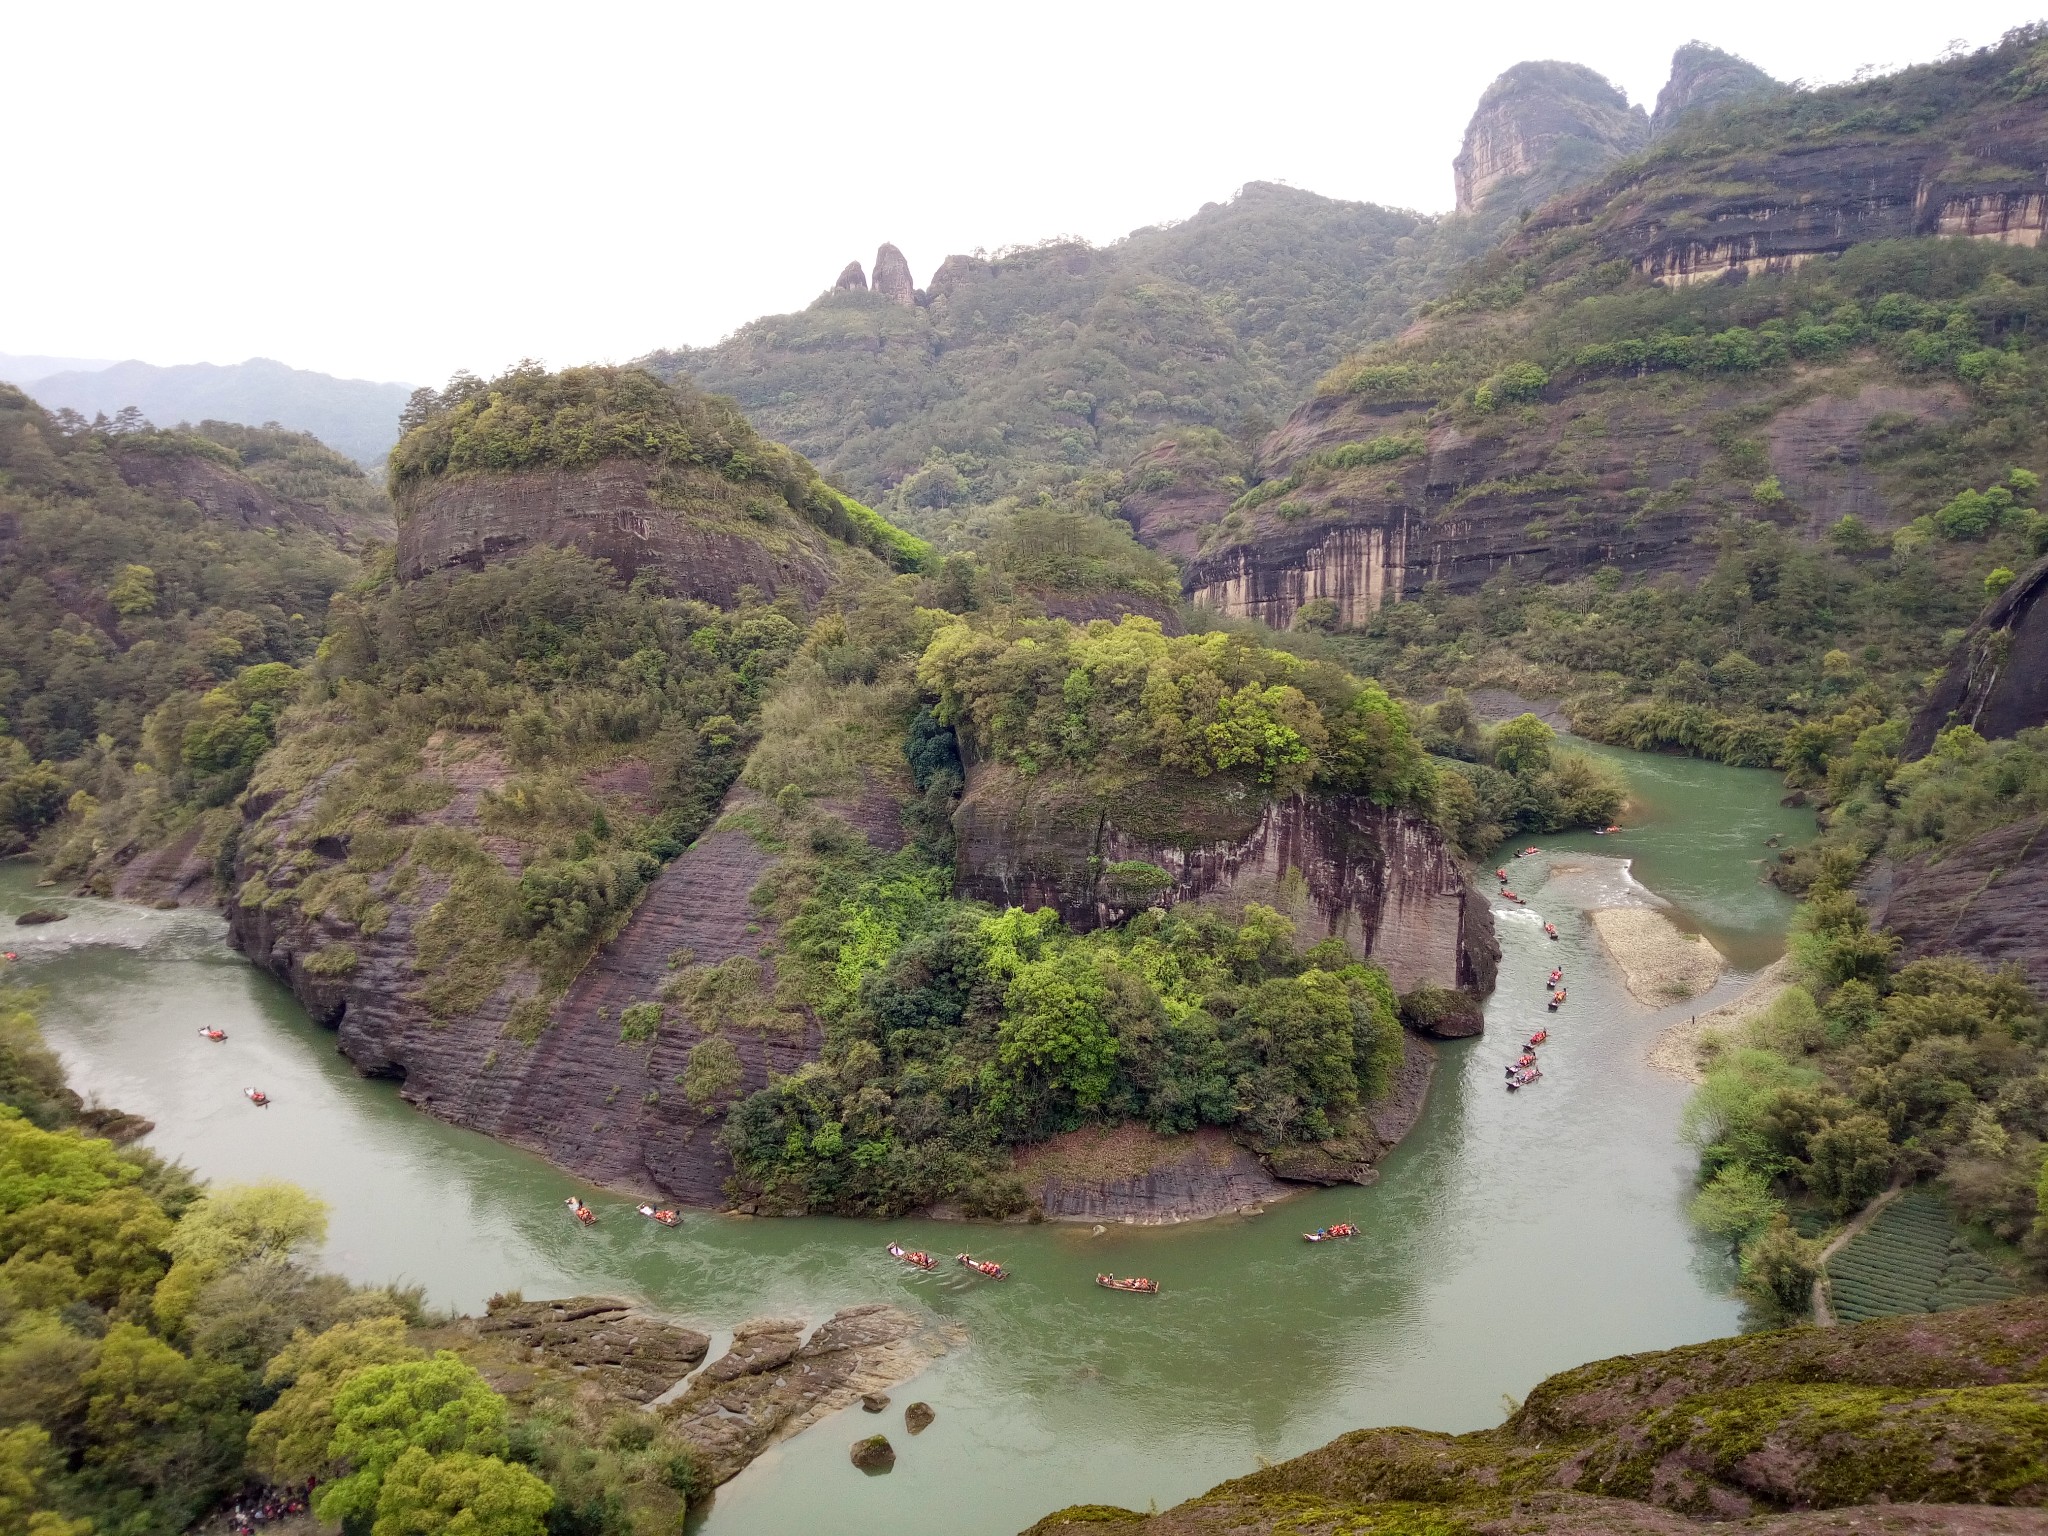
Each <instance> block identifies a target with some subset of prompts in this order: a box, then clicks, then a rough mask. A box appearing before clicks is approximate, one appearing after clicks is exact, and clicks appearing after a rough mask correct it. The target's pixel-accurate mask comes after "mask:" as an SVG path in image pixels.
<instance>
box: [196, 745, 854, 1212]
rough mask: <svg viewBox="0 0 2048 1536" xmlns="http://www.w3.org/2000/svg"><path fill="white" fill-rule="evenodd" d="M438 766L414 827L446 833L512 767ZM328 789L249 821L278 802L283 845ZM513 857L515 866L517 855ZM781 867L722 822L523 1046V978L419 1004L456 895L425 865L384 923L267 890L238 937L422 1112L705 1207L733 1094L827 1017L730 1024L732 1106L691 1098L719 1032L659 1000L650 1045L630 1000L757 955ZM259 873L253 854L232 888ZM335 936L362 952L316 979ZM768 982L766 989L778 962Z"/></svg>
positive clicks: (717, 1197) (804, 1050) (763, 1075)
mask: <svg viewBox="0 0 2048 1536" xmlns="http://www.w3.org/2000/svg"><path fill="white" fill-rule="evenodd" d="M428 773H429V774H430V775H432V776H434V777H437V778H440V779H441V780H442V781H443V782H447V783H449V784H451V786H453V788H454V790H455V793H454V795H453V797H452V798H451V800H450V801H449V803H448V804H447V805H446V806H444V807H443V808H442V809H440V810H438V811H434V812H430V813H426V814H425V815H424V816H422V817H421V820H422V821H427V822H441V823H443V824H448V825H465V824H470V823H472V822H473V821H474V818H475V814H476V810H475V807H476V801H477V799H478V797H479V796H480V795H481V794H482V793H483V791H484V790H486V789H490V788H494V787H496V786H498V785H500V784H502V783H503V782H504V780H505V779H506V778H508V777H509V772H508V771H507V770H506V768H505V766H504V765H503V764H502V763H498V762H496V761H495V760H492V759H488V758H485V759H481V760H480V759H478V758H477V757H474V756H472V757H468V758H460V757H453V756H449V755H443V756H437V757H435V758H433V759H431V760H430V761H429V764H428ZM319 788H320V786H318V785H315V786H313V787H312V788H311V789H309V790H308V791H307V792H306V793H305V794H304V795H302V796H301V798H300V799H299V800H298V801H296V802H295V803H293V804H292V805H290V806H288V807H283V808H279V807H276V806H274V805H272V804H269V803H266V800H265V798H264V796H262V795H261V794H258V795H256V796H255V797H253V798H252V799H251V801H250V802H249V805H248V810H249V813H250V815H251V817H252V819H253V818H259V817H264V816H266V815H269V814H270V813H271V812H272V811H277V815H276V816H275V817H273V818H272V819H271V822H270V823H269V825H268V827H267V833H268V835H269V836H271V837H272V838H275V839H282V840H284V841H285V842H286V843H290V842H292V840H293V839H294V837H295V834H296V830H297V829H298V828H299V827H300V826H301V825H302V824H303V822H304V821H305V820H306V819H307V818H308V817H310V815H311V813H312V811H313V808H314V806H315V805H316V804H317V800H318V793H319ZM744 802H745V794H744V792H743V791H738V792H735V794H734V795H733V796H732V797H729V799H728V802H727V805H728V809H729V810H734V809H738V808H739V807H740V806H741V805H743V804H744ZM502 856H504V857H506V858H507V860H508V868H509V870H510V872H514V873H516V858H515V857H514V856H513V855H511V854H509V853H505V854H503V855H502ZM346 857H347V850H346V849H345V848H334V849H328V850H325V851H320V850H316V849H314V848H311V847H308V848H306V849H305V850H304V856H303V858H302V859H301V860H300V861H299V863H298V867H299V869H300V871H301V874H302V875H310V874H311V873H313V872H314V871H315V870H317V869H319V868H321V867H328V866H331V865H332V864H333V863H336V862H340V861H343V860H345V859H346ZM772 863H773V857H772V855H770V854H769V853H767V852H765V851H764V850H763V849H762V848H761V847H760V846H759V845H758V844H757V843H756V842H755V840H754V839H753V837H752V836H751V835H750V834H749V833H747V832H745V831H742V830H738V829H736V828H733V827H731V826H727V827H724V828H722V829H720V828H714V829H713V830H712V831H710V832H708V833H706V834H705V835H704V836H702V837H700V838H699V839H698V840H697V842H696V843H695V844H693V845H692V846H691V847H690V848H689V849H688V850H687V851H685V852H684V853H683V854H682V855H681V856H680V857H678V858H676V859H675V860H674V861H672V862H671V863H670V864H668V865H667V866H666V867H665V868H664V869H663V870H662V871H661V872H660V873H659V874H657V875H656V876H655V878H654V880H653V881H652V883H651V884H650V885H649V886H648V888H647V890H646V892H645V893H644V894H643V895H642V897H641V900H640V903H639V905H638V906H636V907H635V908H634V910H633V913H632V915H631V916H630V917H629V918H628V919H627V921H626V925H625V927H624V928H623V929H622V930H621V931H620V933H619V934H618V936H617V937H616V938H614V939H613V940H612V942H611V943H609V944H607V945H606V946H605V947H604V948H603V949H601V950H600V951H599V952H598V954H597V955H596V956H595V957H594V958H593V959H592V960H591V962H590V963H589V964H588V965H587V966H586V967H585V968H584V970H583V972H582V974H581V975H579V976H578V977H577V979H576V981H575V982H574V983H573V984H572V986H571V987H570V989H569V991H568V993H567V994H566V995H565V996H564V997H563V998H562V999H561V1000H560V1001H558V1002H557V1003H556V1004H555V1005H554V1007H553V1009H552V1019H551V1022H549V1023H548V1025H547V1027H546V1028H544V1029H542V1030H541V1031H540V1032H539V1033H538V1035H537V1036H535V1037H534V1038H533V1039H532V1040H531V1042H530V1043H529V1042H527V1041H524V1040H522V1039H520V1038H518V1037H517V1036H516V1035H514V1034H511V1033H508V1028H509V1027H511V1026H512V1023H513V1020H514V1011H515V1009H516V1008H517V1007H518V1005H519V1004H520V1003H521V1001H522V1000H523V999H524V998H525V997H527V996H530V993H531V988H532V985H533V982H532V978H531V977H530V975H527V974H526V973H524V972H521V973H519V974H517V975H514V976H510V977H508V978H507V980H506V981H505V983H504V984H502V985H501V986H500V987H499V988H498V990H497V991H496V992H494V993H493V995H492V996H491V997H490V998H489V999H488V1000H487V1001H486V1002H485V1003H484V1004H483V1005H482V1006H481V1007H479V1008H477V1009H475V1010H474V1011H472V1012H470V1013H467V1014H465V1015H463V1016H462V1017H460V1018H454V1019H445V1020H443V1019H436V1018H434V1017H433V1016H432V1014H431V1013H430V1012H429V1011H428V1009H427V1007H426V1005H425V1004H424V1002H422V1000H421V999H420V997H419V995H418V992H419V988H420V986H421V984H422V981H423V978H422V976H421V975H420V973H419V971H418V969H417V960H416V957H417V954H418V949H417V933H418V928H419V924H420V923H421V921H422V920H423V918H424V917H425V916H426V914H427V912H428V911H429V910H430V909H431V908H432V907H433V905H434V903H436V902H437V901H439V900H441V898H442V897H443V896H445V895H446V894H447V891H448V886H447V882H446V880H445V879H444V878H442V877H440V876H437V875H434V874H432V873H431V872H422V873H420V874H419V875H418V876H417V878H416V880H415V882H414V883H413V884H412V885H411V886H410V887H409V888H407V889H405V890H403V891H402V892H394V891H392V890H391V889H389V888H388V885H387V884H386V883H385V882H386V881H388V876H379V877H377V879H376V880H375V881H373V891H374V892H375V893H376V894H377V895H378V898H379V899H380V900H382V901H383V902H384V903H385V905H386V908H387V910H388V917H387V919H386V920H385V921H384V923H383V924H382V926H380V927H379V928H378V930H377V931H376V932H374V933H367V934H366V933H364V932H362V931H361V930H360V929H359V928H357V927H355V926H353V925H350V924H348V923H346V922H345V921H343V920H342V919H341V918H340V917H339V916H335V915H328V916H323V917H321V918H319V919H317V920H316V919H308V918H307V917H305V916H304V915H303V914H302V913H301V912H300V910H299V908H298V907H297V906H296V905H294V904H292V903H289V902H282V901H273V900H268V899H265V900H262V901H257V902H254V903H245V902H244V901H242V900H240V899H237V900H236V901H233V902H231V903H230V905H229V909H228V921H229V931H230V934H231V936H232V937H233V940H234V942H235V944H236V946H237V947H238V948H240V949H241V950H242V951H243V952H244V953H245V954H247V955H248V956H249V958H250V959H251V960H252V961H254V962H255V963H256V964H257V965H258V966H259V967H261V968H262V969H264V970H266V971H269V972H270V973H271V974H272V975H275V976H277V977H278V978H279V979H280V980H281V981H283V982H284V983H285V984H286V985H288V986H289V987H291V989H292V991H293V992H294V993H295V994H296V995H297V996H298V998H299V1000H300V1001H301V1002H302V1003H303V1004H304V1005H305V1006H306V1008H307V1011H308V1012H309V1013H311V1014H312V1016H313V1017H314V1019H315V1020H317V1021H318V1022H320V1023H322V1024H324V1025H326V1026H327V1027H329V1028H331V1029H333V1030H335V1031H336V1036H337V1044H338V1046H339V1048H340V1050H341V1053H342V1054H343V1055H344V1056H346V1057H347V1058H348V1059H349V1060H350V1061H351V1062H352V1063H354V1065H355V1066H356V1068H357V1070H359V1071H361V1072H364V1073H366V1074H369V1075H371V1076H380V1077H390V1078H395V1079H397V1080H398V1081H399V1082H400V1083H401V1084H402V1085H403V1086H402V1090H401V1091H402V1092H403V1094H404V1095H405V1097H406V1098H407V1099H408V1100H409V1101H410V1102H412V1103H414V1104H416V1105H418V1106H419V1107H420V1108H422V1109H426V1110H430V1111H431V1112H433V1113H434V1114H435V1115H437V1116H439V1117H441V1118H442V1119H445V1120H450V1121H453V1122H454V1123H456V1124H458V1125H466V1126H470V1127H472V1128H474V1129H476V1130H480V1131H483V1132H486V1133H487V1134H489V1135H492V1136H496V1137H498V1138H500V1139H502V1140H505V1141H510V1142H514V1143H516V1144H518V1145H521V1146H526V1147H530V1148H532V1149H533V1150H535V1151H537V1152H539V1153H541V1154H542V1155H543V1156H545V1157H547V1158H549V1159H550V1160H551V1161H553V1162H556V1163H559V1164H561V1165H562V1166H564V1167H566V1168H569V1169H572V1170H573V1171H575V1172H577V1173H579V1174H581V1175H583V1176H584V1177H586V1178H589V1179H591V1180H594V1181H596V1182H600V1183H606V1184H612V1185H619V1186H626V1187H633V1188H648V1187H651V1188H653V1189H656V1190H659V1191H660V1192H662V1194H664V1195H666V1196H670V1197H673V1198H675V1199H679V1200H683V1201H687V1202H689V1203H692V1204H697V1205H711V1204H716V1203H719V1202H720V1201H721V1200H722V1199H723V1195H724V1185H725V1180H726V1179H727V1177H728V1176H729V1175H730V1173H731V1165H730V1162H729V1160H728V1159H727V1157H726V1155H725V1153H724V1151H723V1150H722V1149H721V1148H720V1147H719V1146H718V1145H717V1142H716V1132H717V1129H718V1127H719V1125H720V1124H721V1123H722V1120H723V1113H724V1102H727V1101H729V1098H731V1097H739V1096H744V1095H745V1094H747V1093H751V1092H753V1091H754V1090H755V1089H757V1088H761V1087H764V1086H766V1084H767V1083H768V1081H769V1078H770V1077H771V1076H773V1075H784V1074H787V1073H789V1072H792V1071H794V1070H795V1069H796V1068H797V1067H798V1066H799V1065H801V1064H802V1063H803V1062H805V1061H808V1060H811V1059H813V1058H814V1057H815V1056H816V1054H817V1051H818V1047H819V1043H820V1036H819V1033H818V1030H817V1027H816V1025H815V1023H814V1022H812V1021H811V1020H810V1019H809V1018H808V1016H806V1015H802V1014H784V1015H779V1016H778V1017H779V1018H780V1019H781V1020H782V1021H783V1023H782V1029H783V1032H781V1033H770V1032H767V1031H765V1030H761V1031H756V1030H725V1031H723V1033H724V1035H725V1038H726V1039H728V1040H729V1041H730V1042H731V1043H732V1045H733V1046H734V1048H735V1050H736V1051H737V1054H738V1057H739V1061H740V1064H741V1069H742V1072H741V1081H740V1082H739V1083H738V1084H737V1085H735V1087H734V1088H733V1089H732V1091H731V1094H730V1095H729V1096H728V1099H727V1100H722V1101H720V1102H718V1103H715V1104H710V1105H705V1106H698V1105H694V1104H692V1103H691V1102H690V1100H689V1099H688V1098H687V1097H686V1096H685V1094H684V1093H683V1091H682V1089H681V1086H680V1083H681V1080H682V1077H683V1075H684V1073H685V1071H686V1069H687V1067H688V1063H689V1057H690V1052H691V1050H692V1049H693V1048H694V1047H695V1046H696V1045H697V1044H699V1043H700V1042H701V1041H703V1040H704V1039H706V1038H707V1037H708V1035H709V1034H710V1033H712V1032H714V1031H713V1029H711V1028H709V1027H704V1026H703V1025H701V1024H700V1022H699V1021H697V1020H695V1019H693V1018H692V1017H691V1016H690V1014H689V1011H688V1009H687V1008H685V1007H683V1006H680V1005H678V1004H675V1003H670V1004H668V1005H667V1006H666V1007H665V1010H664V1015H663V1018H662V1021H661V1024H660V1026H659V1028H658V1029H657V1031H656V1033H655V1034H654V1036H653V1038H652V1039H649V1040H644V1041H639V1042H633V1041H628V1040H626V1039H624V1038H622V1033H621V1024H620V1019H621V1016H622V1015H623V1013H624V1011H625V1009H626V1008H627V1007H629V1006H631V1005H633V1004H636V1003H649V1002H656V1001H658V1000H659V999H660V998H661V996H662V993H663V989H664V987H665V985H666V984H667V983H668V982H669V981H670V980H671V979H672V978H673V977H674V975H675V968H674V967H675V965H676V964H678V963H685V962H688V963H695V964H700V965H715V964H718V963H719V962H721V961H725V960H729V959H732V958H735V957H744V958H749V959H753V958H757V957H759V956H760V954H761V952H762V949H763V947H764V945H766V944H767V943H768V942H769V941H770V940H771V939H772V938H773V936H774V926H773V924H772V923H769V922H766V921H763V920H760V919H759V918H758V917H757V915H756V913H755V912H754V910H753V908H752V907H751V906H750V904H749V903H748V900H747V895H748V892H749V891H751V890H752V888H753V887H754V885H755V883H756V882H757V881H758V880H759V879H760V877H761V876H762V875H763V874H764V873H766V871H767V870H768V868H769V867H770V865H771V864H772ZM263 867H264V868H271V866H263ZM257 872H258V866H257V865H256V864H255V863H254V862H252V861H251V860H250V858H249V856H248V855H247V854H245V855H244V856H243V863H242V866H241V869H240V874H239V878H238V882H237V883H238V887H240V886H242V884H243V883H244V882H246V881H248V880H249V879H250V878H251V877H252V876H253V875H255V874H256V873H257ZM273 894H274V893H273ZM338 945H346V946H348V947H349V948H350V949H351V950H353V952H354V955H355V963H354V964H353V966H352V967H351V968H349V969H348V970H347V971H345V972H343V973H341V974H322V973H321V972H320V970H318V969H317V968H315V967H313V966H311V965H309V962H311V961H312V960H313V959H314V957H316V956H318V955H321V954H322V953H323V952H327V951H330V950H331V949H332V948H333V947H334V946H338ZM763 974H764V980H765V984H766V985H767V986H768V987H769V988H772V986H773V981H774V976H773V970H772V966H771V967H766V968H764V973H763Z"/></svg>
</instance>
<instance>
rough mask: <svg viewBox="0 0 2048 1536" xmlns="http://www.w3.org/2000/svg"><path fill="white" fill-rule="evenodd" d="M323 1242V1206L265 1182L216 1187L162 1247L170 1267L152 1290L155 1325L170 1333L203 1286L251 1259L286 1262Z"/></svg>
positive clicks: (287, 1187) (316, 1199) (298, 1192)
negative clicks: (153, 1292) (160, 1282)
mask: <svg viewBox="0 0 2048 1536" xmlns="http://www.w3.org/2000/svg"><path fill="white" fill-rule="evenodd" d="M326 1239H327V1202H326V1201H324V1200H322V1199H320V1198H319V1196H317V1195H312V1194H308V1193H307V1192H306V1191H305V1190H303V1189H301V1188H299V1186H298V1185H296V1184H288V1183H285V1182H284V1181H283V1180H280V1179H269V1180H265V1181H263V1182H260V1183H255V1184H228V1185H223V1186H220V1187H217V1188H215V1189H213V1190H211V1191H210V1192H208V1193H207V1194H206V1195H205V1196H203V1197H202V1198H201V1199H200V1200H199V1201H198V1203H196V1204H195V1205H194V1206H193V1207H192V1208H191V1209H190V1210H189V1211H187V1212H186V1213H185V1215H184V1217H183V1219H181V1220H180V1221H179V1222H178V1225H177V1229H176V1231H174V1232H173V1233H172V1234H171V1236H170V1239H169V1241H168V1242H166V1243H165V1245H164V1246H165V1247H166V1248H168V1249H169V1250H170V1253H171V1257H172V1260H173V1262H172V1264H171V1270H170V1273H169V1274H167V1275H165V1276H164V1280H163V1284H162V1285H160V1286H158V1287H157V1291H156V1296H155V1298H154V1299H153V1302H152V1307H153V1309H154V1311H155V1313H156V1318H157V1321H158V1322H159V1323H160V1324H161V1325H162V1326H163V1327H165V1328H167V1329H173V1330H175V1329H176V1328H178V1327H179V1326H180V1325H181V1324H182V1323H183V1322H184V1320H185V1316H186V1314H187V1313H189V1312H190V1311H191V1309H192V1302H193V1300H194V1298H195V1297H197V1295H198V1294H199V1291H200V1290H201V1288H202V1287H204V1286H205V1285H206V1284H207V1283H208V1282H209V1281H212V1280H215V1279H218V1278H219V1277H220V1276H222V1275H224V1274H226V1273H227V1272H228V1271H229V1270H231V1269H233V1268H235V1267H236V1266H237V1265H239V1264H243V1263H247V1262H248V1261H250V1260H253V1259H279V1260H282V1259H289V1258H291V1257H292V1256H293V1255H294V1254H296V1253H298V1252H300V1251H302V1250H304V1249H307V1248H312V1247H316V1246H318V1245H319V1244H320V1243H322V1242H325V1241H326Z"/></svg>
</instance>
